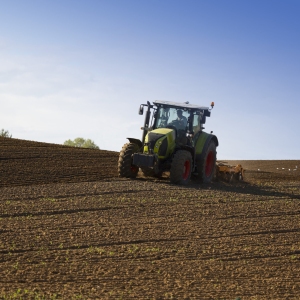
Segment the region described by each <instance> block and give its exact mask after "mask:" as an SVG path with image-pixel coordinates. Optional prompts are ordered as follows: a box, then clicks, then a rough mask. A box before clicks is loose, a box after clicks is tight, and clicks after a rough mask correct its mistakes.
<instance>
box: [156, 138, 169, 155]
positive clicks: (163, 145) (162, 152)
mask: <svg viewBox="0 0 300 300" xmlns="http://www.w3.org/2000/svg"><path fill="white" fill-rule="evenodd" d="M167 149H168V139H167V138H165V139H164V140H163V142H162V143H161V145H160V147H159V151H158V155H159V156H166V154H167Z"/></svg>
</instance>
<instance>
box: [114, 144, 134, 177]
mask: <svg viewBox="0 0 300 300" xmlns="http://www.w3.org/2000/svg"><path fill="white" fill-rule="evenodd" d="M138 148H139V147H138V145H136V144H133V143H127V144H125V145H124V146H123V148H122V150H121V152H120V155H119V163H118V173H119V176H120V177H126V178H135V177H136V176H137V173H138V172H139V168H138V167H137V166H135V165H133V164H132V154H133V153H135V152H137V151H138Z"/></svg>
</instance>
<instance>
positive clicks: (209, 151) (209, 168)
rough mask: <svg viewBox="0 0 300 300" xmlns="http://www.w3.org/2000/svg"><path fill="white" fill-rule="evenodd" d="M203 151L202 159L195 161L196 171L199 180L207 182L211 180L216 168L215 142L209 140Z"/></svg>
mask: <svg viewBox="0 0 300 300" xmlns="http://www.w3.org/2000/svg"><path fill="white" fill-rule="evenodd" d="M204 151H205V152H204V153H203V155H202V159H201V160H200V161H199V162H197V172H198V174H199V179H200V181H201V182H203V183H209V182H211V181H212V179H213V177H214V174H215V170H216V160H217V151H216V144H215V142H214V141H211V142H210V143H209V145H208V147H207V148H206V150H204Z"/></svg>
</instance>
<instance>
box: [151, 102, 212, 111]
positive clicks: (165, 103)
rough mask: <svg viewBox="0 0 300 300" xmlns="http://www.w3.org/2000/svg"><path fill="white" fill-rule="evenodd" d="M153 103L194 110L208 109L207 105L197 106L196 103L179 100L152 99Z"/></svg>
mask: <svg viewBox="0 0 300 300" xmlns="http://www.w3.org/2000/svg"><path fill="white" fill-rule="evenodd" d="M153 103H154V104H155V105H156V106H160V105H167V106H173V107H178V108H188V109H195V110H209V107H204V106H198V105H194V104H187V103H180V102H172V101H164V100H155V101H153Z"/></svg>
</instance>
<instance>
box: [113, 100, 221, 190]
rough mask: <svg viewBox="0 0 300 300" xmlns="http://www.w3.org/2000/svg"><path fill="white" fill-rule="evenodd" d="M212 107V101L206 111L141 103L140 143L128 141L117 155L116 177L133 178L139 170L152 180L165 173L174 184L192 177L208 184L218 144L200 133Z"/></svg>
mask: <svg viewBox="0 0 300 300" xmlns="http://www.w3.org/2000/svg"><path fill="white" fill-rule="evenodd" d="M213 106H214V103H213V102H212V103H211V108H208V107H202V106H197V105H192V104H189V103H188V102H185V103H176V102H169V101H158V100H157V101H154V102H153V104H150V102H149V101H148V102H147V104H141V106H140V108H139V114H140V115H143V113H144V107H147V111H146V116H145V122H144V127H142V128H141V129H142V130H143V136H142V140H139V139H135V138H128V140H129V143H127V144H125V145H124V146H123V148H122V150H121V152H120V156H119V163H118V173H119V176H120V177H127V178H134V177H136V176H137V174H138V172H139V169H141V171H142V172H143V173H144V175H145V176H154V177H161V176H162V174H163V172H165V171H169V172H170V180H171V182H172V183H175V184H183V185H185V184H187V183H188V182H189V180H190V178H191V175H192V174H193V175H195V176H197V177H198V178H199V180H200V181H201V182H205V183H208V182H210V181H211V180H212V178H213V176H214V173H215V166H216V153H217V152H216V147H217V146H218V145H219V142H218V139H217V137H216V136H215V135H213V134H212V133H210V134H208V133H206V132H204V131H203V129H204V128H203V124H205V121H206V117H210V113H211V109H212V108H213ZM151 110H152V119H151V123H150V118H151Z"/></svg>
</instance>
